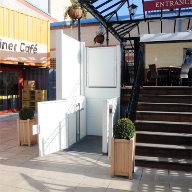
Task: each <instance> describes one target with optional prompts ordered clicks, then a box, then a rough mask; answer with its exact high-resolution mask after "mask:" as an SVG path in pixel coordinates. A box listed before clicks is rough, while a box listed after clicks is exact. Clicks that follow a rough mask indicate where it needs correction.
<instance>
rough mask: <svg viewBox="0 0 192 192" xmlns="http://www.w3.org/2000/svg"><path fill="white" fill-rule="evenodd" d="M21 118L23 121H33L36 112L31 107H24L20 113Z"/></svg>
mask: <svg viewBox="0 0 192 192" xmlns="http://www.w3.org/2000/svg"><path fill="white" fill-rule="evenodd" d="M19 118H20V119H22V120H27V119H33V118H34V111H33V109H31V108H29V107H24V108H22V109H21V110H20V111H19Z"/></svg>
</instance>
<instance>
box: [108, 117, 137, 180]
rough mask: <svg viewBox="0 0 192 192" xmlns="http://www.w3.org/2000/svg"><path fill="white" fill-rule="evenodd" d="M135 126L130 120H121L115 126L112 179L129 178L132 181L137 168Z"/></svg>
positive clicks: (112, 145) (112, 140)
mask: <svg viewBox="0 0 192 192" xmlns="http://www.w3.org/2000/svg"><path fill="white" fill-rule="evenodd" d="M135 139H136V136H135V126H134V123H133V122H132V121H131V120H130V119H128V118H123V119H119V120H118V121H117V122H116V123H115V124H114V126H113V138H111V177H114V175H122V176H128V177H129V179H132V172H134V167H135Z"/></svg>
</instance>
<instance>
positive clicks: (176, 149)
mask: <svg viewBox="0 0 192 192" xmlns="http://www.w3.org/2000/svg"><path fill="white" fill-rule="evenodd" d="M146 154H147V156H152V157H169V158H180V159H192V146H185V145H165V144H161V145H159V144H151V143H136V155H141V156H145V155H146Z"/></svg>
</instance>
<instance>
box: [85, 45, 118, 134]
mask: <svg viewBox="0 0 192 192" xmlns="http://www.w3.org/2000/svg"><path fill="white" fill-rule="evenodd" d="M86 49H87V60H86V64H85V68H84V76H85V79H84V86H85V97H86V99H87V135H98V136H102V115H103V100H104V99H111V98H115V97H120V63H121V57H120V46H117V47H103V48H86ZM89 50H91V52H94V53H95V55H96V57H95V56H94V65H95V68H93V66H92V67H91V70H93V69H94V70H95V71H97V70H98V71H97V72H96V73H97V76H94V77H93V78H97V79H98V83H99V84H98V86H97V87H90V86H89V84H88V78H90V77H89V74H91V73H93V71H91V72H90V71H89V69H90V67H88V66H90V65H92V64H90V63H89V61H92V59H90V56H91V55H92V54H90V55H89ZM101 53H102V54H101ZM114 53H115V57H114V56H113V54H114ZM101 58H102V59H101ZM107 58H110V59H111V58H114V59H115V65H116V67H115V66H114V63H113V62H112V61H111V60H110V59H109V61H107ZM106 62H111V67H110V63H106ZM97 66H98V67H97ZM101 66H103V68H101ZM106 66H107V68H108V72H107V68H106ZM112 68H113V69H114V70H112ZM99 70H100V72H99ZM102 70H106V72H105V73H102ZM114 71H116V76H115V75H113V77H115V78H116V80H114V79H111V77H112V74H111V73H113V72H114ZM108 78H109V79H111V82H112V83H114V81H116V83H115V84H116V85H115V86H112V87H111V82H110V83H109V86H106V82H108V80H109V79H108ZM106 79H107V80H106ZM102 80H103V82H104V87H103V86H102V84H101V83H102ZM94 82H96V81H95V80H94Z"/></svg>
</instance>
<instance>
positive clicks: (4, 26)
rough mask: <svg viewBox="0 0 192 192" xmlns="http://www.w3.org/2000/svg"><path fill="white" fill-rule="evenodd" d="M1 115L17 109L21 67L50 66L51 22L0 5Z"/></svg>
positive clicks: (19, 95)
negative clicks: (0, 17) (0, 16)
mask: <svg viewBox="0 0 192 192" xmlns="http://www.w3.org/2000/svg"><path fill="white" fill-rule="evenodd" d="M0 15H2V16H3V17H2V19H0V114H3V113H7V112H11V111H17V110H19V109H20V108H21V107H22V105H21V100H22V89H23V78H24V77H23V74H24V72H23V70H24V69H30V68H38V67H49V65H50V63H49V60H50V32H49V31H50V23H49V21H46V20H43V19H40V18H36V17H33V16H30V15H27V14H24V13H20V12H18V11H15V10H10V9H8V8H5V7H1V6H0Z"/></svg>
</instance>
